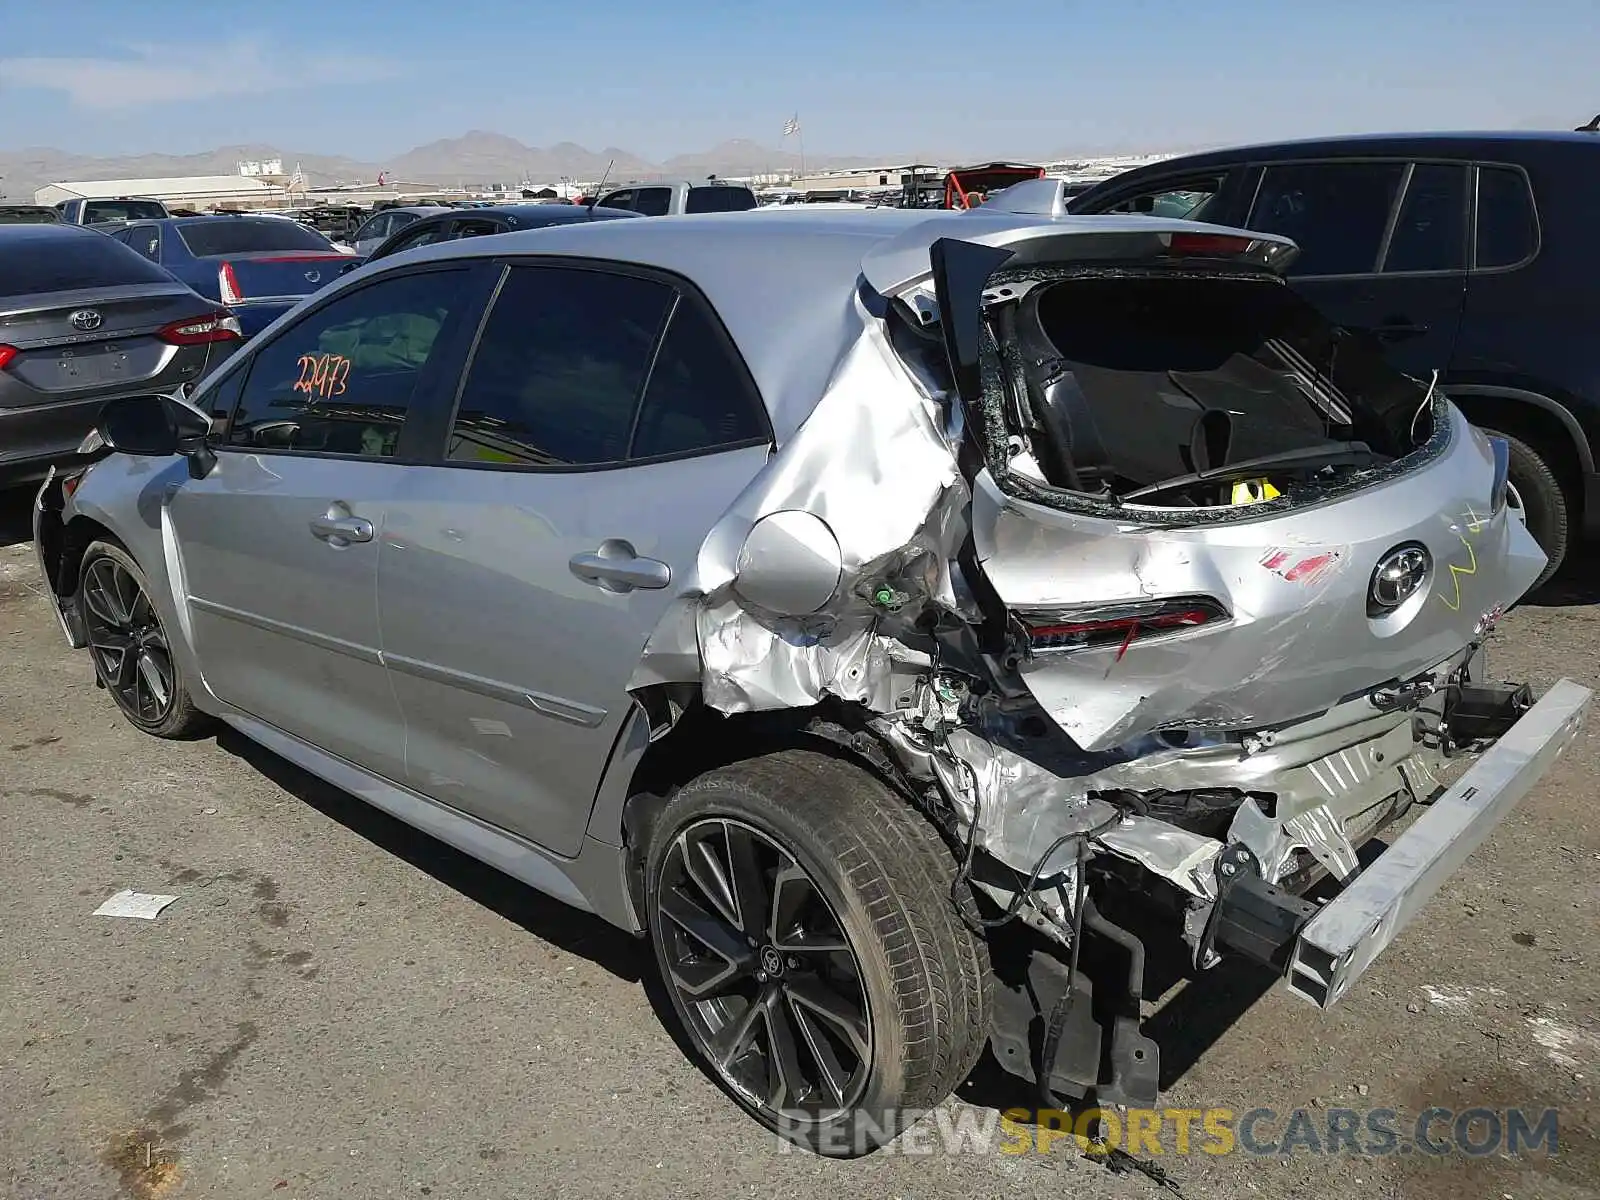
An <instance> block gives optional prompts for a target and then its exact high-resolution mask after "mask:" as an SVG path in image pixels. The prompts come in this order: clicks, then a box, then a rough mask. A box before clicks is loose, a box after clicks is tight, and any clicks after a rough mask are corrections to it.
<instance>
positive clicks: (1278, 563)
mask: <svg viewBox="0 0 1600 1200" xmlns="http://www.w3.org/2000/svg"><path fill="white" fill-rule="evenodd" d="M1343 557H1344V551H1342V550H1324V551H1322V552H1321V553H1319V554H1308V555H1306V556H1304V557H1303V558H1297V557H1296V556H1295V555H1294V553H1293V552H1292V551H1289V550H1276V549H1274V550H1268V551H1267V552H1266V553H1265V554H1263V555H1262V556H1261V565H1262V566H1263V567H1265V568H1266V569H1267V570H1269V571H1271V572H1272V573H1273V574H1274V575H1278V576H1280V577H1281V578H1283V579H1285V580H1287V581H1288V582H1289V583H1298V584H1302V585H1310V584H1313V583H1317V582H1319V581H1320V580H1323V579H1325V578H1327V576H1328V575H1329V574H1331V573H1332V571H1333V569H1334V568H1335V567H1337V566H1338V565H1339V560H1340V559H1341V558H1343Z"/></svg>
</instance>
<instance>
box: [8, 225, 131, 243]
mask: <svg viewBox="0 0 1600 1200" xmlns="http://www.w3.org/2000/svg"><path fill="white" fill-rule="evenodd" d="M0 237H3V238H5V239H7V240H8V241H13V242H21V241H27V240H30V239H31V240H33V241H36V242H46V241H50V240H52V239H60V238H74V237H93V238H98V237H105V234H103V233H101V232H100V231H99V230H98V229H96V228H95V227H94V226H92V225H74V224H71V223H70V222H66V221H51V222H49V223H48V224H42V223H40V224H35V223H33V222H25V223H19V224H16V225H11V224H0Z"/></svg>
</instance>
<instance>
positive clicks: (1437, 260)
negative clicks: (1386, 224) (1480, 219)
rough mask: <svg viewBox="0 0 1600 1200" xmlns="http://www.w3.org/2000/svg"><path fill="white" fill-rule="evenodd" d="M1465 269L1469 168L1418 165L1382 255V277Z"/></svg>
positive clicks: (1429, 164) (1438, 164) (1427, 164)
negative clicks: (1385, 251) (1385, 252)
mask: <svg viewBox="0 0 1600 1200" xmlns="http://www.w3.org/2000/svg"><path fill="white" fill-rule="evenodd" d="M1466 264H1467V168H1466V167H1465V166H1462V165H1460V164H1456V163H1418V164H1417V166H1416V168H1415V169H1414V170H1413V171H1412V172H1411V182H1410V183H1409V184H1408V185H1407V186H1406V195H1405V199H1404V200H1402V201H1401V202H1400V215H1399V216H1398V217H1397V218H1396V219H1395V223H1394V233H1393V234H1392V235H1391V236H1390V238H1389V252H1388V253H1387V254H1386V255H1385V256H1384V260H1383V270H1384V273H1385V274H1394V273H1396V272H1402V271H1460V270H1463V269H1465V267H1466Z"/></svg>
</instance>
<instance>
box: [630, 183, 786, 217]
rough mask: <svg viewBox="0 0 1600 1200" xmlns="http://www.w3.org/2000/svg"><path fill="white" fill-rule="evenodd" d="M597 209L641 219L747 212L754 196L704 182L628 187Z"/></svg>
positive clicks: (736, 185)
mask: <svg viewBox="0 0 1600 1200" xmlns="http://www.w3.org/2000/svg"><path fill="white" fill-rule="evenodd" d="M600 207H601V208H625V209H628V210H629V211H631V212H636V213H638V214H639V215H640V216H641V217H669V216H670V217H675V216H679V215H682V214H686V213H717V212H747V211H748V210H750V209H752V208H755V207H756V194H755V192H753V191H751V190H750V189H749V188H748V187H746V186H745V185H744V184H742V183H723V182H722V181H721V180H708V181H706V182H705V183H690V182H689V181H688V180H678V181H677V182H674V183H632V184H629V185H628V186H627V187H622V188H615V189H613V190H612V191H609V192H606V193H605V194H604V195H603V196H601V197H600Z"/></svg>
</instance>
